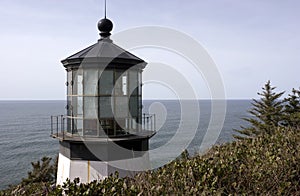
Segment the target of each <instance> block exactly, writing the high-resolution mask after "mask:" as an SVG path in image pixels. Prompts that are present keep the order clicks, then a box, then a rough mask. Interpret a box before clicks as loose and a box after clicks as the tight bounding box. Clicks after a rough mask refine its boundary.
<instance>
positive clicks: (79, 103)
mask: <svg viewBox="0 0 300 196" xmlns="http://www.w3.org/2000/svg"><path fill="white" fill-rule="evenodd" d="M82 112H83V99H82V97H79V96H78V97H77V116H80V117H82V114H83V113H82Z"/></svg>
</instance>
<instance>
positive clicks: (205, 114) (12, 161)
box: [0, 100, 251, 189]
mask: <svg viewBox="0 0 300 196" xmlns="http://www.w3.org/2000/svg"><path fill="white" fill-rule="evenodd" d="M226 102H227V111H226V116H225V122H224V124H223V128H222V130H221V132H220V134H219V136H218V140H217V142H216V144H222V143H224V142H230V141H232V140H233V137H232V135H233V134H234V131H233V129H238V128H240V126H241V125H242V126H247V123H246V122H245V121H243V120H242V119H241V118H243V117H247V116H248V113H247V110H249V109H250V108H251V100H227V101H226ZM198 103H199V108H192V109H190V110H189V112H188V113H189V114H188V115H189V118H191V119H193V118H194V117H193V113H194V112H195V111H196V110H197V111H200V118H199V119H197V120H199V122H198V121H196V122H198V124H197V126H196V130H195V131H196V132H195V135H193V137H192V138H189V142H188V143H189V144H188V146H187V149H188V151H189V152H190V154H193V153H197V152H199V151H200V145H201V143H202V142H203V137H204V135H205V134H206V132H207V131H213V129H214V125H212V126H211V130H207V129H208V125H209V122H210V118H211V101H209V100H199V101H198ZM65 106H66V102H65V101H0V149H1V152H0V155H1V156H0V157H1V162H0V189H4V188H7V187H8V185H11V184H17V183H19V182H20V181H21V179H22V178H25V177H27V172H28V171H30V170H31V162H32V161H34V162H35V161H37V160H40V158H42V157H43V156H50V157H55V156H56V155H57V154H58V141H57V140H55V139H53V138H52V137H50V116H51V115H61V114H65ZM180 106H181V103H180V102H179V101H175V100H145V101H143V110H144V112H145V113H148V112H149V108H150V111H151V112H153V111H154V112H155V111H157V112H158V113H159V114H158V115H156V116H157V129H158V130H157V134H156V135H155V136H154V137H152V138H151V139H150V150H155V149H160V148H162V147H163V146H164V145H165V144H166V143H173V144H174V146H175V148H171V150H173V151H179V150H182V149H180V148H176V146H177V143H180V142H181V138H179V139H178V138H177V140H178V141H176V140H175V141H173V140H174V138H176V137H174V136H175V135H176V134H177V132H178V129H179V127H180V125H181V124H182V123H185V124H186V122H182V120H181V119H182V112H181V111H182V108H181V107H180ZM189 122H190V121H188V122H187V123H189ZM191 123H192V121H191ZM193 123H194V122H193ZM183 135H184V134H183ZM179 140H180V141H179ZM183 140H184V139H183ZM172 154H174V153H172V152H168V151H160V153H155V154H154V155H153V156H151V154H150V158H151V164H152V165H153V166H154V167H156V166H159V165H161V164H162V163H164V162H168V161H171V160H172V159H174V158H175V157H172ZM175 154H176V153H175Z"/></svg>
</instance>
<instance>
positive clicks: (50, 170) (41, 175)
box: [22, 157, 56, 184]
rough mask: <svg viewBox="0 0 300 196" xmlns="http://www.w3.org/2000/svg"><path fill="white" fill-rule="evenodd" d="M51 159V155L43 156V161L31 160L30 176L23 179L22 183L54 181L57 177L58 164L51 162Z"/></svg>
mask: <svg viewBox="0 0 300 196" xmlns="http://www.w3.org/2000/svg"><path fill="white" fill-rule="evenodd" d="M51 160H52V158H50V157H43V158H42V159H41V161H42V162H40V161H37V162H31V165H32V167H33V168H32V171H30V172H28V177H27V178H26V179H23V180H22V183H23V184H29V183H35V182H53V181H54V180H55V177H56V166H55V164H52V163H51Z"/></svg>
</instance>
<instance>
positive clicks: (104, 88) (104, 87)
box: [99, 70, 114, 95]
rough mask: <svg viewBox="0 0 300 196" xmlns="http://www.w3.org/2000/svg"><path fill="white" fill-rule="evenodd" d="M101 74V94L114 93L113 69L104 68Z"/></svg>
mask: <svg viewBox="0 0 300 196" xmlns="http://www.w3.org/2000/svg"><path fill="white" fill-rule="evenodd" d="M99 74H100V76H99V77H100V86H99V89H100V94H101V95H112V90H113V86H114V83H113V71H112V70H104V71H103V72H101V73H99Z"/></svg>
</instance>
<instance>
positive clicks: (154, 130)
mask: <svg viewBox="0 0 300 196" xmlns="http://www.w3.org/2000/svg"><path fill="white" fill-rule="evenodd" d="M153 116H154V131H156V115H155V114H153Z"/></svg>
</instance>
